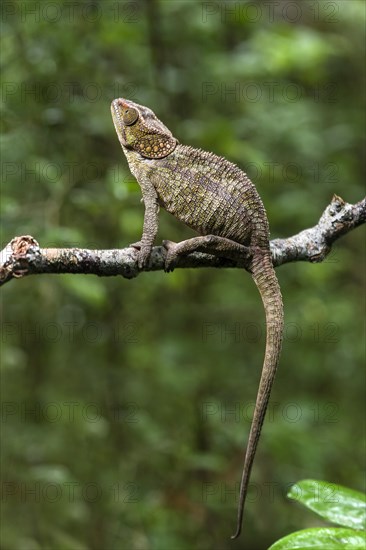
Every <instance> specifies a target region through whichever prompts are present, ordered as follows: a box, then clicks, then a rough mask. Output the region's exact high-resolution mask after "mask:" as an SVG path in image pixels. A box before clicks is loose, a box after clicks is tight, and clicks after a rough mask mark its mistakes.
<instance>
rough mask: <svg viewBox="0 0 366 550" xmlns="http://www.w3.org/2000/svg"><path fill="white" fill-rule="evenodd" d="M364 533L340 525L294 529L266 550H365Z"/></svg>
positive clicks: (365, 538)
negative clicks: (345, 549) (303, 549)
mask: <svg viewBox="0 0 366 550" xmlns="http://www.w3.org/2000/svg"><path fill="white" fill-rule="evenodd" d="M365 544H366V533H365V532H363V531H354V530H353V529H343V528H340V527H321V528H313V529H304V530H302V531H296V532H295V533H292V534H291V535H288V536H287V537H284V538H283V539H280V540H278V541H277V542H275V543H274V544H272V546H271V547H270V548H269V549H268V550H293V549H296V550H300V549H302V548H316V549H317V550H337V549H340V548H342V549H344V548H347V549H349V550H365Z"/></svg>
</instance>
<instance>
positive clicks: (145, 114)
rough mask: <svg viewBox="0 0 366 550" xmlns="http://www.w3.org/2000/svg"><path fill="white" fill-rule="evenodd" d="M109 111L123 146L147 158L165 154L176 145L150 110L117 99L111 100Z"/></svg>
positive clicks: (171, 150) (161, 156) (128, 101)
mask: <svg viewBox="0 0 366 550" xmlns="http://www.w3.org/2000/svg"><path fill="white" fill-rule="evenodd" d="M111 112H112V118H113V122H114V126H115V128H116V132H117V135H118V138H119V141H120V143H121V145H122V147H123V148H126V149H127V150H133V151H136V152H137V153H139V154H140V155H141V156H142V157H145V158H150V159H159V158H163V157H166V156H168V155H170V153H172V152H173V151H174V149H175V148H176V146H177V140H176V139H175V138H174V137H173V135H172V133H171V131H170V130H168V128H167V127H166V126H164V124H163V123H162V122H161V121H160V120H159V119H158V117H157V116H156V115H155V114H154V113H153V112H152V111H151V109H148V108H147V107H143V106H142V105H139V104H138V103H134V102H133V101H130V100H128V99H123V98H119V99H114V100H113V101H112V104H111Z"/></svg>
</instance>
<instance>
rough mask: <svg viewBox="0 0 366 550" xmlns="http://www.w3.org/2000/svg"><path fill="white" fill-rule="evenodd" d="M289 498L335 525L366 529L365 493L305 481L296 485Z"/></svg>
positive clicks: (319, 482)
mask: <svg viewBox="0 0 366 550" xmlns="http://www.w3.org/2000/svg"><path fill="white" fill-rule="evenodd" d="M287 496H288V497H290V498H292V499H294V500H298V501H299V502H301V503H302V504H304V505H305V506H307V507H308V508H310V510H313V511H314V512H316V513H317V514H319V515H320V516H322V517H323V518H325V519H327V520H329V521H332V522H333V523H338V524H339V525H344V526H345V527H352V528H353V529H365V524H366V505H365V495H364V494H363V493H359V492H358V491H353V490H352V489H348V488H347V487H343V486H342V485H336V484H335V483H327V482H325V481H317V480H315V479H304V480H303V481H299V482H298V483H295V485H293V486H292V487H291V489H290V491H289V493H288V495H287Z"/></svg>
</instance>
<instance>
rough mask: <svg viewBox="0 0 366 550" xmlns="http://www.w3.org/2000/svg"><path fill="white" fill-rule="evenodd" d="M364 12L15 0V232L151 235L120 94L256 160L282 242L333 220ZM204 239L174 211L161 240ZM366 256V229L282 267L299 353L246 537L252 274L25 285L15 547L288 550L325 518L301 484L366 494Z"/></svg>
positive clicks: (352, 150)
mask: <svg viewBox="0 0 366 550" xmlns="http://www.w3.org/2000/svg"><path fill="white" fill-rule="evenodd" d="M364 25H365V4H364V2H362V1H357V0H347V1H341V2H339V1H332V2H286V1H282V0H279V1H277V2H273V3H271V2H255V3H254V2H234V3H230V2H204V3H200V2H193V1H192V2H189V1H182V2H181V1H172V2H168V1H164V2H163V1H161V2H158V1H150V2H129V3H122V2H61V1H59V2H58V1H57V2H56V1H53V2H47V1H45V2H43V3H33V2H31V1H25V2H21V1H19V2H15V1H14V2H9V1H8V2H3V7H2V48H1V64H2V103H1V108H2V135H1V145H2V212H1V220H2V221H1V227H2V235H1V239H2V245H3V246H4V245H5V244H6V243H7V242H9V240H10V239H11V238H12V237H14V236H15V235H23V234H31V235H33V236H34V237H35V238H36V239H37V240H38V241H39V242H40V244H41V246H43V247H46V246H56V247H63V246H80V247H89V248H116V247H117V248H118V247H124V246H127V245H128V244H129V243H130V242H134V241H136V240H138V239H139V237H140V235H141V230H142V221H143V206H142V205H141V203H140V191H139V187H138V185H137V183H136V182H135V181H134V178H133V177H132V176H131V175H130V173H129V170H128V166H127V163H126V160H125V158H124V156H123V153H122V151H121V149H120V146H119V143H118V140H117V136H116V134H115V130H114V127H113V124H112V120H111V117H110V110H109V109H110V102H111V100H112V99H114V98H115V97H126V98H129V99H132V100H134V101H137V102H138V103H142V104H144V105H147V106H149V107H150V108H152V109H153V110H154V111H155V112H156V114H157V115H158V117H159V118H160V119H161V120H163V121H164V123H165V124H166V125H167V126H168V127H169V128H170V129H171V130H172V132H173V133H174V135H175V136H176V137H178V139H179V140H180V141H181V142H182V143H187V144H190V145H192V146H194V147H202V148H203V149H206V150H210V151H213V152H215V153H217V154H220V155H223V156H225V157H226V158H228V159H229V160H231V161H233V162H235V163H237V164H238V165H239V166H240V167H242V168H243V169H244V170H245V171H247V173H248V174H249V176H250V177H251V178H252V179H253V181H254V182H255V184H256V186H257V188H258V190H259V193H260V195H261V197H262V198H263V201H264V204H265V206H266V209H267V212H268V217H269V221H270V226H271V235H272V237H273V238H275V237H287V236H290V235H293V234H295V233H296V232H298V231H300V230H302V229H304V228H306V227H310V226H312V225H314V224H315V223H316V222H317V220H318V219H319V217H320V215H321V213H322V211H323V210H324V208H325V207H326V205H327V204H328V203H329V202H330V200H331V197H332V195H333V193H336V194H338V195H340V196H342V197H343V198H344V199H345V200H346V201H347V202H351V203H352V202H357V201H358V200H360V199H361V198H362V196H363V193H364V191H363V185H362V184H363V182H364V179H365V174H364V167H365V166H364V160H363V158H364V151H365V142H364V118H363V116H362V108H363V103H364V96H365V88H364V76H365V72H364V66H363V62H364V44H365V36H364V29H365V26H364ZM190 235H192V232H191V231H190V230H189V229H187V228H185V227H184V226H182V225H181V224H180V223H179V222H177V221H176V220H174V219H173V218H172V217H171V216H169V215H168V214H167V213H165V212H161V214H160V231H159V237H158V241H159V242H161V239H163V238H168V239H171V240H181V239H183V238H187V237H188V236H190ZM364 260H365V257H364V230H363V229H357V230H355V231H354V232H351V233H350V234H348V235H346V236H345V237H344V238H342V239H341V240H340V241H339V242H337V243H336V245H335V246H334V248H333V250H332V253H331V254H330V256H328V258H327V260H326V261H325V262H323V263H322V264H319V265H311V264H309V263H298V264H287V265H285V266H283V267H281V268H279V269H278V270H277V273H278V277H279V280H280V284H281V288H282V293H283V297H284V305H285V335H284V346H283V353H282V357H281V362H280V368H279V371H278V376H277V379H276V383H275V387H274V389H273V393H272V400H271V404H270V407H269V414H268V416H267V419H266V423H265V427H264V430H263V434H262V439H261V443H260V447H259V451H258V454H257V457H256V461H255V465H254V469H253V474H252V483H251V490H250V494H249V498H248V502H247V507H246V513H245V517H244V531H243V535H242V537H241V538H240V539H239V540H238V541H235V542H231V541H230V540H229V537H230V535H231V534H232V533H233V531H234V527H235V518H236V504H237V493H236V491H237V488H238V482H239V478H240V475H241V467H242V460H243V452H244V448H245V444H246V440H247V436H248V431H249V426H250V418H251V413H252V409H253V402H254V399H255V396H256V391H257V385H258V380H259V374H260V370H261V365H262V360H263V351H264V314H263V308H262V305H261V301H260V298H259V295H258V292H257V291H256V288H255V286H254V284H253V282H252V281H251V279H250V277H249V275H248V274H247V273H241V272H240V271H239V270H229V269H228V270H209V269H201V270H199V269H196V270H177V271H176V272H174V273H172V274H169V275H166V274H164V273H162V272H161V273H160V272H159V273H146V274H142V275H140V276H139V277H138V278H137V279H135V280H132V281H127V280H123V279H122V278H96V277H93V276H82V275H77V276H72V275H65V276H48V275H42V276H34V277H29V278H25V279H23V280H19V281H13V282H12V283H10V284H9V285H6V287H5V288H4V289H3V290H2V292H1V301H2V325H1V328H2V340H1V344H2V345H1V348H2V370H1V382H2V386H1V387H2V419H1V420H2V423H1V431H2V441H3V445H2V490H3V494H2V502H1V504H2V506H1V508H2V541H1V545H2V548H4V549H5V550H19V549H21V550H36V549H37V550H38V549H51V548H52V549H70V550H71V549H72V550H74V549H75V550H76V549H91V550H97V549H98V550H99V549H101V548H106V549H110V550H117V549H125V548H126V549H127V548H128V549H138V550H150V549H154V550H155V549H156V550H186V549H191V548H195V549H199V550H201V549H210V548H215V549H220V550H222V549H225V548H251V549H254V550H255V549H265V548H267V547H268V546H269V545H270V544H271V543H273V542H274V541H275V540H276V539H277V538H279V537H280V536H283V535H285V534H287V533H289V532H291V531H293V530H295V529H300V528H305V527H310V526H315V525H316V524H317V523H318V520H316V518H315V519H314V516H312V515H311V513H310V512H307V511H305V510H304V509H302V508H301V507H300V506H299V505H297V504H296V503H292V502H290V501H288V500H287V499H286V498H285V494H286V491H287V490H288V488H289V486H290V485H291V484H292V483H294V482H295V481H297V480H300V479H303V478H316V479H325V480H328V481H330V482H333V483H340V484H343V485H346V486H349V487H352V488H354V489H357V490H363V477H362V467H363V436H364V421H363V417H364V412H365V410H364V372H363V366H364V347H363V337H364V335H363V323H364V313H365V307H364V295H363V293H364V282H365V281H364V273H365V263H364ZM319 498H320V497H319ZM324 498H331V497H329V495H324Z"/></svg>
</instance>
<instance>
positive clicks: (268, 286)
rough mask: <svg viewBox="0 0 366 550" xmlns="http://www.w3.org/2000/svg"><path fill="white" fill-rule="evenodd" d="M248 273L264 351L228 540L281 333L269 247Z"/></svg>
mask: <svg viewBox="0 0 366 550" xmlns="http://www.w3.org/2000/svg"><path fill="white" fill-rule="evenodd" d="M251 273H252V277H253V279H254V282H255V284H256V285H257V288H258V290H259V292H260V295H261V298H262V301H263V305H264V310H265V314H266V326H267V336H266V352H265V357H264V363H263V369H262V375H261V379H260V382H259V388H258V393H257V400H256V404H255V410H254V415H253V419H252V425H251V427H250V433H249V441H248V446H247V450H246V453H245V458H244V466H243V473H242V478H241V483H240V494H239V506H238V519H237V526H236V532H235V534H234V535H233V536H232V537H231V538H232V539H236V538H237V537H238V536H239V535H240V533H241V528H242V521H243V512H244V504H245V499H246V496H247V491H248V484H249V478H250V472H251V469H252V466H253V461H254V457H255V453H256V450H257V446H258V441H259V437H260V433H261V429H262V425H263V421H264V417H265V414H266V410H267V405H268V401H269V396H270V393H271V389H272V384H273V380H274V377H275V374H276V370H277V365H278V361H279V357H280V352H281V345H282V333H283V304H282V296H281V290H280V286H279V284H278V280H277V277H276V273H275V270H274V267H273V264H272V258H271V254H270V251H269V249H265V250H263V249H257V252H256V253H255V255H254V257H253V261H252V265H251Z"/></svg>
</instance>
